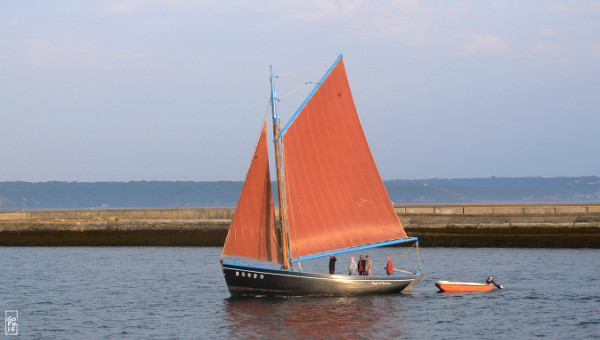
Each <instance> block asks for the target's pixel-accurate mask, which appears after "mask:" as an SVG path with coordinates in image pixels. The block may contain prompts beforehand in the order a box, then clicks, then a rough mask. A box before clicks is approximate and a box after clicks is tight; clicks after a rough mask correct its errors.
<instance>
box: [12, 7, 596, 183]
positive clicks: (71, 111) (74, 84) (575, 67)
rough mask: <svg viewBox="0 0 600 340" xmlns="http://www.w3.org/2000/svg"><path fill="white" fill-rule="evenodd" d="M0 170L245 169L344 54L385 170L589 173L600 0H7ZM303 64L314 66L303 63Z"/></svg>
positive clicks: (143, 176)
mask: <svg viewBox="0 0 600 340" xmlns="http://www.w3.org/2000/svg"><path fill="white" fill-rule="evenodd" d="M0 46H1V47H0V181H29V182H46V181H78V182H88V181H138V180H169V181H171V180H178V181H216V180H235V181H240V180H243V179H244V177H245V175H246V171H247V169H248V165H249V162H250V159H251V157H252V153H253V149H254V146H255V143H256V140H257V138H258V134H259V132H260V128H261V124H262V121H263V118H264V115H265V112H266V110H267V107H268V101H269V94H270V84H269V65H273V68H274V72H275V74H286V73H287V72H291V71H295V70H303V69H309V68H310V69H311V70H310V71H307V72H297V73H292V75H293V77H292V76H291V75H290V76H289V77H290V79H287V80H286V79H284V78H281V80H279V79H278V80H277V82H276V86H277V89H278V95H279V97H281V98H282V99H281V104H280V105H281V106H280V113H281V116H282V120H283V121H284V122H285V121H287V119H288V118H289V117H290V116H291V115H292V114H293V112H294V111H295V108H296V107H297V106H298V105H299V104H300V103H301V102H302V101H303V97H302V96H304V95H306V94H307V93H308V92H309V91H310V89H311V87H310V86H312V85H309V86H303V87H302V88H300V89H299V90H298V91H296V92H292V93H291V94H290V95H289V96H286V97H285V98H284V96H285V95H287V94H288V93H289V92H291V91H292V90H295V89H296V88H297V86H298V84H300V86H302V84H304V82H310V81H318V80H319V78H320V76H321V74H322V73H323V72H324V71H325V70H326V69H327V68H328V67H329V66H330V65H331V63H333V61H335V59H336V58H337V56H338V55H339V54H341V53H343V55H344V62H345V65H346V70H347V73H348V78H349V82H350V86H351V88H352V93H353V97H354V101H355V103H356V106H357V110H358V112H359V116H360V118H361V121H362V124H363V128H364V130H365V134H366V136H367V140H368V141H369V144H370V147H371V151H372V153H373V156H374V158H375V161H376V163H377V165H378V168H379V171H380V174H381V176H382V178H383V179H384V180H388V179H428V178H471V177H491V176H496V177H525V176H534V177H538V176H541V177H559V176H592V175H595V176H599V175H600V2H598V1H578V0H568V1H566V0H565V1H560V0H557V1H539V0H532V1H411V0H406V1H366V0H365V1H361V0H357V1H326V0H319V1H288V0H280V1H250V0H248V1H201V0H200V1H194V0H186V1H183V0H182V1H177V0H144V1H142V0H115V1H75V0H72V1H68V0H65V1H59V0H48V1H39V2H33V1H11V0H8V1H2V2H1V3H0ZM313 67H315V68H313Z"/></svg>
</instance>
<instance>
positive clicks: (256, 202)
mask: <svg viewBox="0 0 600 340" xmlns="http://www.w3.org/2000/svg"><path fill="white" fill-rule="evenodd" d="M266 134H267V122H266V120H265V121H264V122H263V128H262V131H261V133H260V137H259V138H258V142H257V144H256V150H255V151H254V157H252V162H251V164H250V168H249V169H248V173H247V174H246V181H245V182H244V186H243V188H242V192H241V194H240V198H239V200H238V204H237V208H236V210H235V214H234V215H233V219H232V221H231V226H230V228H229V233H228V234H227V239H226V240H225V245H224V246H223V253H222V254H221V256H242V257H248V258H253V259H258V260H264V261H270V262H277V263H283V257H282V255H281V251H280V250H279V243H278V241H277V231H276V229H275V220H274V219H275V214H274V210H273V193H272V191H271V175H270V172H269V158H268V146H267V136H266Z"/></svg>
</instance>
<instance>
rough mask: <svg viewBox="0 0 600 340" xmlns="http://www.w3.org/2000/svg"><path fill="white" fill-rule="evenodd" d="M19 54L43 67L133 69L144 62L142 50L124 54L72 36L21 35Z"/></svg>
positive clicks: (33, 64) (48, 68) (45, 68)
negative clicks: (42, 36)
mask: <svg viewBox="0 0 600 340" xmlns="http://www.w3.org/2000/svg"><path fill="white" fill-rule="evenodd" d="M15 53H16V54H20V55H21V56H22V57H23V59H24V60H26V61H27V62H28V63H29V64H30V65H32V66H33V67H36V68H39V69H43V70H64V69H67V68H68V69H90V70H91V69H94V70H100V71H105V70H108V69H115V68H117V69H119V70H121V69H122V70H130V71H135V70H136V69H139V68H140V67H143V65H148V63H149V61H150V60H149V58H147V57H146V56H144V55H142V54H128V53H122V52H118V51H116V50H112V49H103V48H100V47H98V46H96V45H94V44H92V43H91V42H88V41H80V40H72V39H49V38H24V39H22V40H20V43H19V44H18V50H17V51H15Z"/></svg>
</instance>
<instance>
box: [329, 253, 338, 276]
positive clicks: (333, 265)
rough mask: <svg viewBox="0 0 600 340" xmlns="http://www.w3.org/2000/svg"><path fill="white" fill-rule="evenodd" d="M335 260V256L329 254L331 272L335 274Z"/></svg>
mask: <svg viewBox="0 0 600 340" xmlns="http://www.w3.org/2000/svg"><path fill="white" fill-rule="evenodd" d="M335 261H337V259H336V258H335V256H333V254H331V255H329V274H335Z"/></svg>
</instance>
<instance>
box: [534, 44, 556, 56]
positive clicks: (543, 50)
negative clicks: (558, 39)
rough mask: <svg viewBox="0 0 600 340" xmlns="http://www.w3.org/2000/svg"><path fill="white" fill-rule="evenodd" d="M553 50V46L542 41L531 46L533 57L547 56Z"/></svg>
mask: <svg viewBox="0 0 600 340" xmlns="http://www.w3.org/2000/svg"><path fill="white" fill-rule="evenodd" d="M553 50H554V44H551V43H547V42H544V41H538V42H536V43H535V44H533V47H532V51H533V53H534V54H535V55H538V56H541V55H545V54H548V53H550V52H552V51H553Z"/></svg>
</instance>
